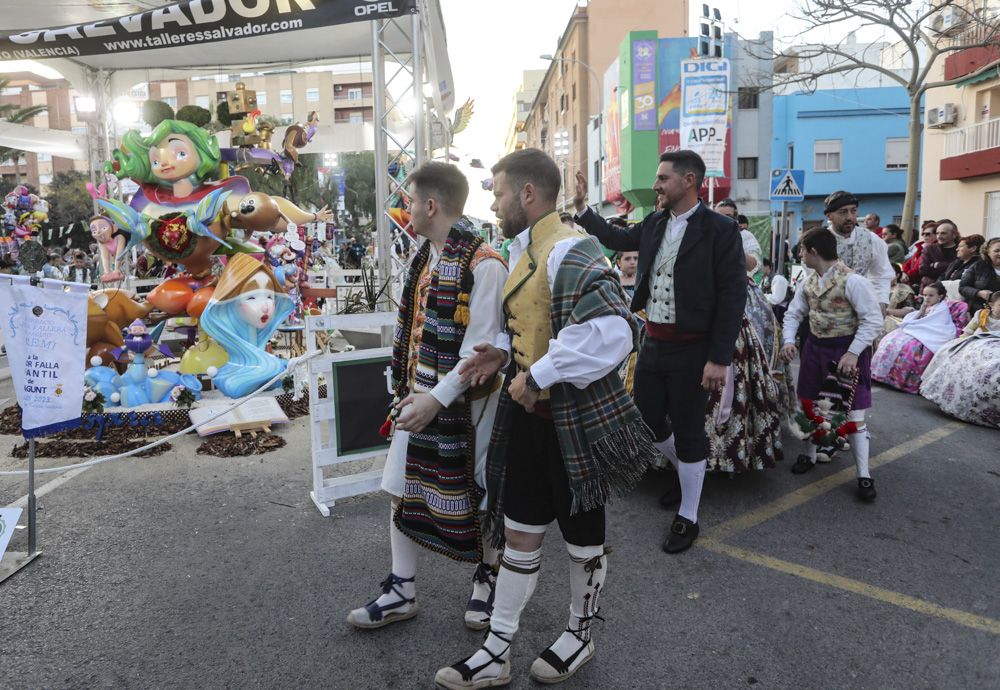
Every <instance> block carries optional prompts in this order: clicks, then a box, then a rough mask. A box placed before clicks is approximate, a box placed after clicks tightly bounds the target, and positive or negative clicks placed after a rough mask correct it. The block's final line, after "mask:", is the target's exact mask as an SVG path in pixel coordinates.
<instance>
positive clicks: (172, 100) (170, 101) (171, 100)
mask: <svg viewBox="0 0 1000 690" xmlns="http://www.w3.org/2000/svg"><path fill="white" fill-rule="evenodd" d="M160 100H161V101H163V102H164V103H166V104H167V105H169V106H170V107H171V108H176V107H177V97H176V96H164V97H163V98H161V99H160Z"/></svg>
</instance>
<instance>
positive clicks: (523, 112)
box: [504, 69, 545, 153]
mask: <svg viewBox="0 0 1000 690" xmlns="http://www.w3.org/2000/svg"><path fill="white" fill-rule="evenodd" d="M543 79H545V70H543V69H526V70H524V72H523V73H522V75H521V85H520V86H519V87H518V88H517V91H516V92H515V93H514V104H513V105H514V108H513V112H512V114H511V117H510V124H509V125H508V126H507V136H506V137H505V139H504V153H511V152H512V151H519V150H521V149H523V148H524V147H525V146H526V145H527V143H528V135H527V134H526V133H525V131H524V121H525V120H526V119H527V117H528V113H529V112H531V104H532V103H534V102H535V96H537V95H538V88H539V87H540V86H541V85H542V80H543Z"/></svg>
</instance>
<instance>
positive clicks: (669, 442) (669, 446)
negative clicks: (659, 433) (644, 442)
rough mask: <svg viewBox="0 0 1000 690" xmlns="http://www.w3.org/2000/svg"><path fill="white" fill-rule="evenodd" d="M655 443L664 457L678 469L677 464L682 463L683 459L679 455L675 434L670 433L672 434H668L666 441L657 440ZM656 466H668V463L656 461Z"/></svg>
mask: <svg viewBox="0 0 1000 690" xmlns="http://www.w3.org/2000/svg"><path fill="white" fill-rule="evenodd" d="M653 445H654V446H656V450H658V451H660V453H661V454H662V455H663V457H665V458H666V459H667V460H669V461H670V462H671V464H672V465H673V466H674V468H675V469H676V468H677V465H679V464H680V462H681V460H680V458H679V457H677V447H676V445H675V443H674V435H673V434H670V436H668V437H667V439H666V440H665V441H657V442H656V443H654V444H653ZM656 466H657V467H666V466H667V465H666V463H660V462H658V463H656Z"/></svg>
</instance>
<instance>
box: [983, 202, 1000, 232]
mask: <svg viewBox="0 0 1000 690" xmlns="http://www.w3.org/2000/svg"><path fill="white" fill-rule="evenodd" d="M983 229H984V230H985V231H986V237H988V238H991V239H992V238H994V237H1000V232H998V229H1000V192H986V225H985V226H984V227H983Z"/></svg>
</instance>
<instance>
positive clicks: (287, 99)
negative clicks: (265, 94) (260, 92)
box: [257, 89, 292, 103]
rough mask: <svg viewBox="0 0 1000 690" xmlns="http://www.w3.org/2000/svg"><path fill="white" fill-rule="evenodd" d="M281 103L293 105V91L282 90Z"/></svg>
mask: <svg viewBox="0 0 1000 690" xmlns="http://www.w3.org/2000/svg"><path fill="white" fill-rule="evenodd" d="M257 102H258V103H260V101H257ZM281 102H282V103H291V102H292V90H291V89H282V90H281Z"/></svg>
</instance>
